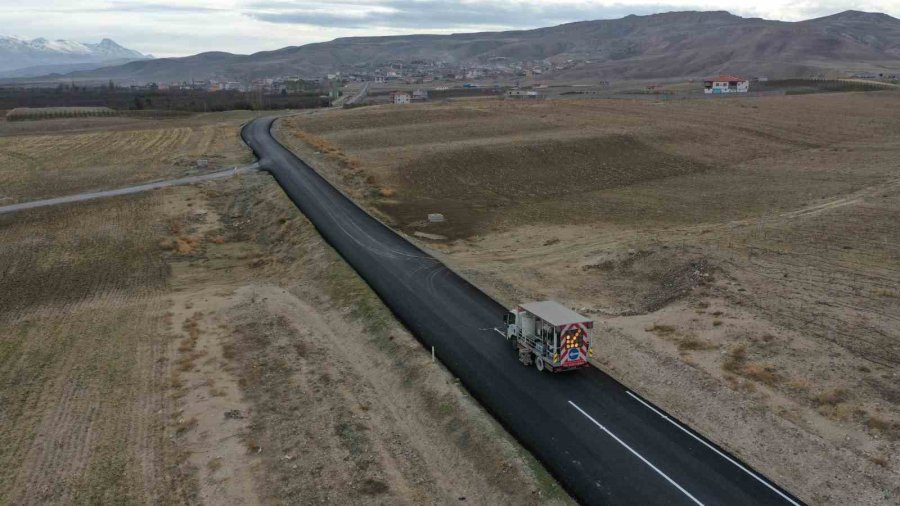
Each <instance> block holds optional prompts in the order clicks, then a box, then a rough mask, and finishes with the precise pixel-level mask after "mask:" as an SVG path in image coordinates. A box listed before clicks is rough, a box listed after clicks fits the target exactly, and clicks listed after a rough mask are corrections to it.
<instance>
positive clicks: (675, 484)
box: [569, 401, 703, 506]
mask: <svg viewBox="0 0 900 506" xmlns="http://www.w3.org/2000/svg"><path fill="white" fill-rule="evenodd" d="M569 404H571V405H572V407H574V408H575V409H577V410H578V411H580V412H581V414H582V415H584V416H585V417H587V419H588V420H590V421H592V422H594V425H596V426H597V427H600V428H601V429H603V432H605V433H607V434H609V437H611V438H613V439H615V440H616V442H617V443H619V444H620V445H622V446H624V447H625V449H626V450H628V451H630V452H631V453H633V454H634V455H635V456H636V457H637V458H639V459H641V461H643V462H644V464H647V465H648V466H650V468H651V469H653V470H654V471H656V473H657V474H659V475H660V476H662V477H663V478H665V479H666V481H668V482H669V483H671V484H672V485H673V486H674V487H675V488H677V489H678V490H680V491H681V493H682V494H684V495H686V496H688V497H689V498H690V499H691V500H692V501H694V502H695V503H696V504H698V505H699V506H703V503H702V502H700V501H698V500H697V498H696V497H694V496H692V495H691V494H690V492H688V491H687V490H685V489H684V488H683V487H682V486H681V485H679V484H678V483H676V482H675V480H673V479H672V478H669V477H668V476H667V475H666V473H664V472H662V471H660V470H659V468H657V467H656V466H654V465H653V464H651V463H650V461H649V460H647V459H645V458H644V457H643V456H642V455H641V454H640V453H638V452H636V451H634V449H633V448H632V447H630V446H628V445H627V444H625V442H624V441H622V440H621V439H619V438H618V437H617V436H616V435H615V434H613V433H612V432H610V431H609V429H607V428H606V427H604V426H603V424H601V423H600V422H598V421H597V420H594V417H592V416H591V415H589V414H587V413H586V412H585V411H584V410H583V409H581V408H580V407H578V404H575V403H574V402H572V401H569Z"/></svg>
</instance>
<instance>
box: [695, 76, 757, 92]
mask: <svg viewBox="0 0 900 506" xmlns="http://www.w3.org/2000/svg"><path fill="white" fill-rule="evenodd" d="M748 91H750V81H748V80H746V79H744V78H743V77H737V76H730V75H719V76H716V77H710V78H707V79H704V80H703V92H704V93H716V94H718V93H747V92H748Z"/></svg>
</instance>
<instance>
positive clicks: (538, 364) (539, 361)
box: [534, 357, 544, 372]
mask: <svg viewBox="0 0 900 506" xmlns="http://www.w3.org/2000/svg"><path fill="white" fill-rule="evenodd" d="M534 367H535V368H536V369H537V370H538V371H540V372H544V359H543V358H541V357H535V359H534Z"/></svg>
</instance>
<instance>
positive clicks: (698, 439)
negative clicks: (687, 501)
mask: <svg viewBox="0 0 900 506" xmlns="http://www.w3.org/2000/svg"><path fill="white" fill-rule="evenodd" d="M625 393H627V394H628V395H630V396H631V397H632V398H634V399H635V400H636V401H638V402H640V403H641V404H643V405H644V406H646V407H647V408H648V409H650V410H651V411H653V412H654V413H656V414H657V415H659V416H661V417H662V418H663V419H664V420H666V421H668V422H669V423H671V424H672V425H674V426H676V427H678V428H679V429H681V430H682V431H684V433H685V434H688V435H690V436H691V437H692V438H694V439H696V440H697V441H700V442H701V443H703V444H704V445H705V446H706V447H707V448H709V449H710V450H712V451H714V452H716V453H718V454H719V456H721V457H722V458H723V459H725V460H727V461H728V462H731V463H732V464H734V465H736V466H738V467H739V468H740V469H741V470H742V471H744V472H745V473H747V474H749V475H750V476H752V477H754V478H756V479H757V480H758V481H759V482H760V483H762V484H763V485H765V486H767V487H769V488H770V489H772V490H773V491H774V492H775V493H776V494H778V495H780V496H781V497H782V498H783V499H784V500H785V501H787V502H789V503H791V504H793V505H794V506H800V503H798V502H797V501H795V500H793V499H791V498H790V497H788V496H787V495H785V494H784V492H782V491H780V490H778V489H777V488H776V487H774V486H772V484H771V483H769V482H768V481H766V480H764V479H763V478H761V477H760V476H759V475H758V474H756V473H754V472H753V471H751V470H749V469H747V468H746V467H744V466H743V465H741V463H740V462H737V461H736V460H734V459H732V458H731V457H729V456H728V455H725V454H724V453H722V452H720V451H719V450H718V449H717V448H716V447H715V446H713V445H711V444H709V443H707V442H706V441H704V440H703V439H701V438H699V437H697V435H696V434H694V433H693V432H691V431H689V430H687V429H686V428H684V427H682V426H681V424H680V423H678V422H676V421H675V420H672V419H671V418H669V417H668V416H666V415H665V414H663V413H662V412H660V411H659V410H658V409H656V408H654V407H653V406H651V405H649V404H647V403H646V402H644V400H643V399H641V398H640V397H638V396H637V395H634V394H633V393H631V392H629V391H627V390H626V391H625Z"/></svg>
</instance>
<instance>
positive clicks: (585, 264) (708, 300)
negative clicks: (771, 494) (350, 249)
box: [279, 91, 900, 505]
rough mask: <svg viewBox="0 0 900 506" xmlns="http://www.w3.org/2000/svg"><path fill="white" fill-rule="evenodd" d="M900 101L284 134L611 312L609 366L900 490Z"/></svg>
mask: <svg viewBox="0 0 900 506" xmlns="http://www.w3.org/2000/svg"><path fill="white" fill-rule="evenodd" d="M898 106H900V94H898V93H894V92H888V91H885V92H878V93H870V94H862V93H860V94H829V95H805V96H781V97H759V98H743V99H727V100H698V101H687V100H683V101H671V102H653V101H648V100H635V101H622V100H593V101H589V100H579V101H572V102H567V101H543V102H534V103H524V102H514V101H500V100H496V101H478V102H454V103H443V104H441V103H435V104H424V105H412V106H408V107H397V106H377V107H367V108H359V109H353V110H344V111H329V112H318V113H313V114H308V115H303V116H298V117H295V118H292V119H289V120H283V121H282V122H281V126H280V132H279V136H280V137H281V139H282V140H283V141H284V142H286V143H287V144H289V145H290V146H291V147H292V148H293V149H295V150H296V151H297V152H298V153H300V154H301V155H303V157H304V158H305V159H308V160H310V161H311V162H312V163H313V164H314V166H316V168H317V169H319V170H320V171H321V172H322V173H323V174H325V175H326V176H327V177H329V178H330V179H331V180H332V181H334V182H336V183H337V184H339V185H341V186H342V187H343V188H344V189H345V191H347V192H348V193H350V194H351V195H353V196H354V197H355V198H356V199H358V200H360V201H362V202H364V203H365V205H367V206H368V207H369V208H370V209H371V210H372V212H373V213H375V214H376V215H378V216H380V217H381V218H382V219H384V220H385V221H387V222H389V223H391V224H392V225H394V226H395V227H397V228H398V229H400V230H402V231H404V232H406V233H407V234H409V235H410V236H418V237H419V240H420V241H424V245H425V246H426V247H429V248H431V249H432V250H433V251H435V252H436V253H437V254H438V255H440V256H442V257H443V258H444V259H445V261H447V262H448V263H449V264H450V265H452V266H454V267H455V268H456V269H457V270H459V271H461V272H462V273H464V274H465V275H467V276H468V277H470V278H471V279H473V280H474V281H475V282H476V283H477V284H479V285H480V286H482V287H483V288H485V289H487V290H489V291H491V292H492V293H493V294H494V295H495V296H497V298H498V299H500V300H502V301H505V302H506V303H508V304H514V303H516V302H519V301H522V300H528V299H541V298H554V299H558V300H560V301H562V302H564V303H566V304H568V305H570V306H572V307H575V308H577V309H581V310H582V311H585V312H588V313H590V314H593V315H594V316H595V318H596V320H597V321H598V322H600V326H599V327H600V329H601V331H600V332H601V334H600V344H599V345H598V350H597V353H598V355H597V364H598V365H599V366H600V367H602V368H603V369H604V370H606V371H608V372H610V373H611V374H613V375H614V376H616V377H617V378H619V379H620V380H621V381H622V382H623V383H625V384H626V385H628V386H629V387H630V388H633V389H635V390H636V391H638V392H640V393H641V394H643V395H645V396H647V397H649V398H651V399H653V400H654V401H655V402H657V403H658V404H660V405H661V406H663V407H664V408H666V409H667V410H669V411H670V412H672V413H674V414H676V415H677V416H678V417H679V418H680V419H682V420H683V421H685V422H687V423H689V424H690V425H691V426H693V427H695V428H697V429H698V430H700V431H701V432H703V433H704V434H705V435H707V436H709V437H711V438H712V439H713V440H715V441H716V442H717V443H719V444H721V445H723V446H725V447H726V448H729V449H730V450H732V451H733V452H735V453H736V454H738V455H740V456H741V457H742V458H743V459H745V460H746V461H747V462H749V463H750V464H751V465H753V466H754V467H756V468H757V469H760V470H762V471H763V472H765V473H766V474H767V475H768V476H770V477H771V478H773V479H774V480H776V481H777V482H779V483H780V484H782V485H784V486H786V487H787V488H788V489H790V490H791V491H792V492H795V493H797V494H798V495H799V496H800V497H802V498H803V499H805V500H807V501H809V502H811V503H813V504H835V505H843V504H898V501H900V460H898V457H897V455H900V389H898V384H900V291H898V290H900V288H898V287H900V228H898V227H897V226H896V217H897V216H898V215H900V169H898V164H897V160H898V159H900V143H898V141H897V139H898V133H900V116H897V115H896V114H895V111H896V110H897V108H898ZM435 212H439V213H443V214H444V215H445V216H446V218H447V220H446V222H444V223H429V222H428V221H427V219H426V215H427V213H435ZM423 234H427V235H423ZM423 237H427V238H430V239H423Z"/></svg>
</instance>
